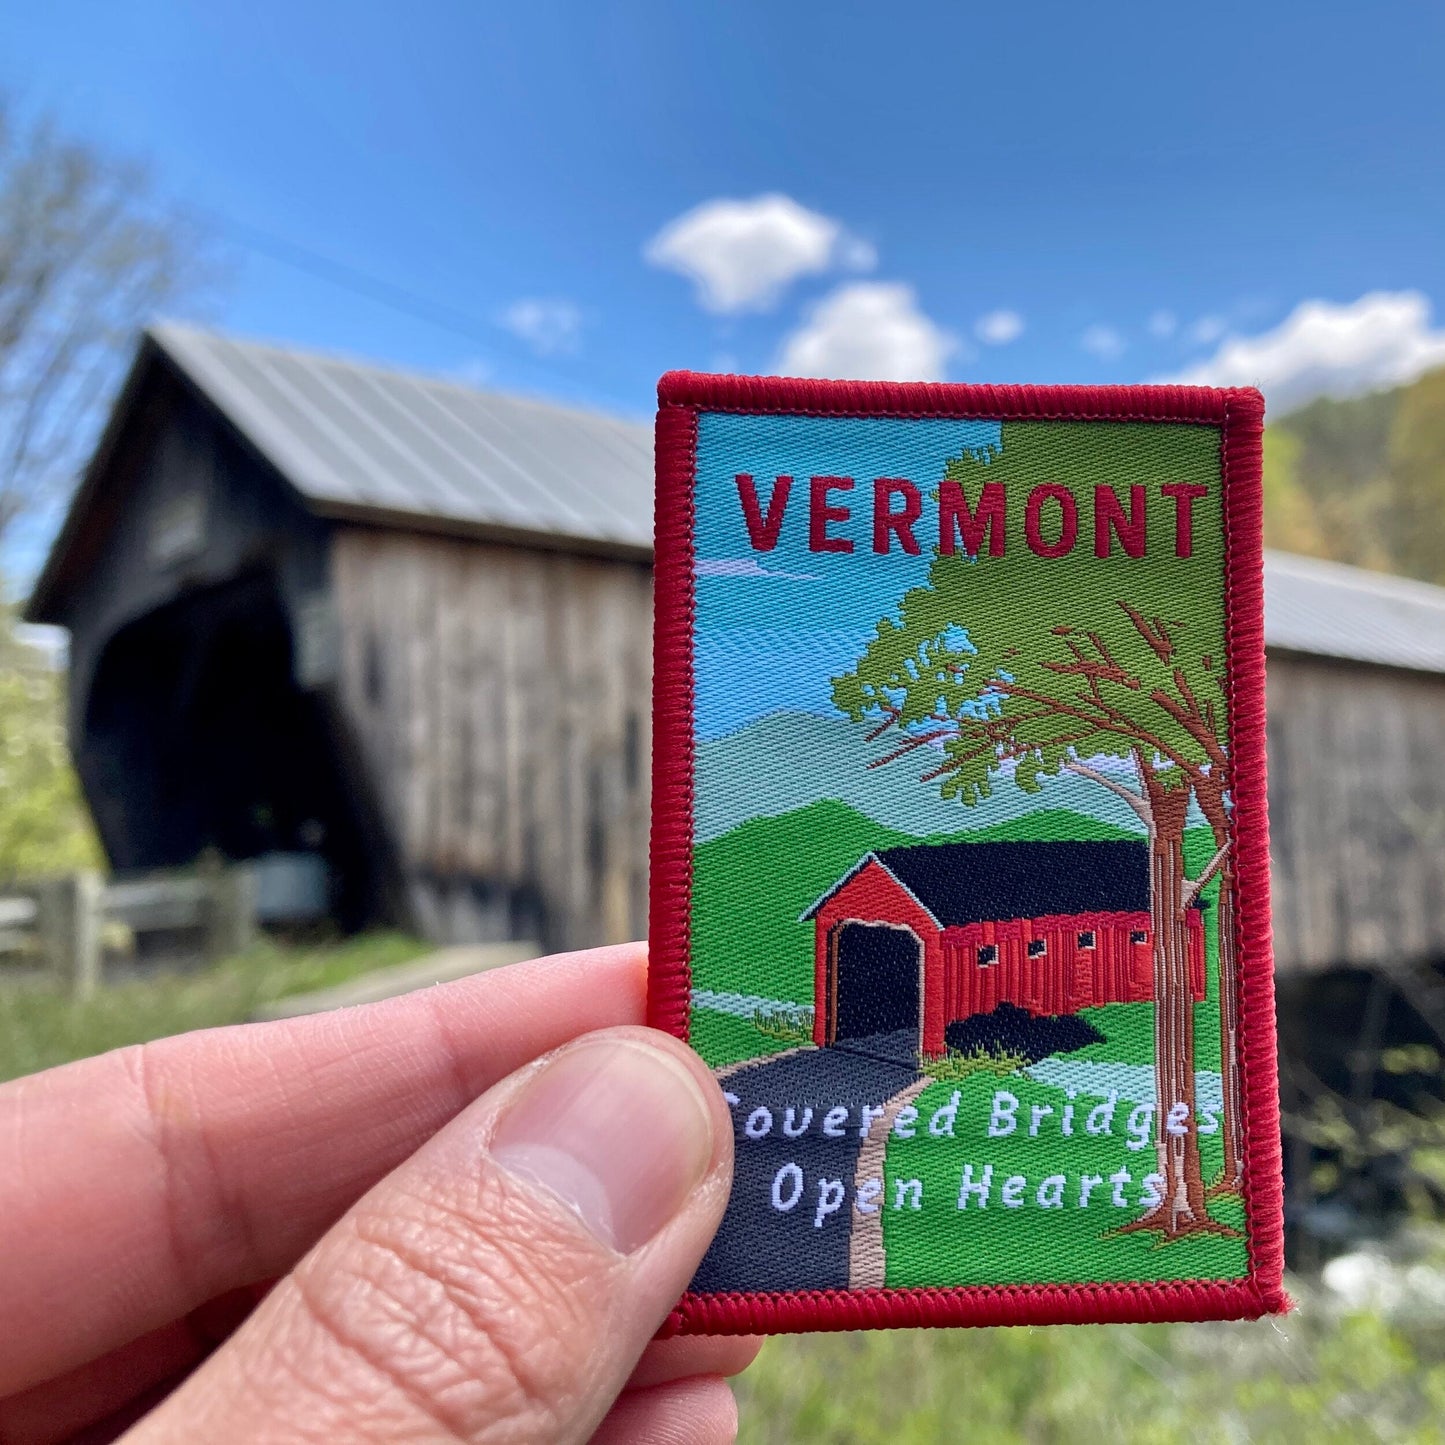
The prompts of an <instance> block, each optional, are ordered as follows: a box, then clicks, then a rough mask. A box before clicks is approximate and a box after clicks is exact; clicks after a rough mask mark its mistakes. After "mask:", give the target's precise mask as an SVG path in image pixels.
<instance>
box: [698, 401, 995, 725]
mask: <svg viewBox="0 0 1445 1445" xmlns="http://www.w3.org/2000/svg"><path fill="white" fill-rule="evenodd" d="M1001 444H1002V431H1001V428H1000V426H999V423H998V422H993V421H956V420H935V421H919V420H911V419H910V420H904V419H900V418H889V417H788V418H786V419H785V420H779V419H778V418H774V417H768V416H734V415H729V414H726V413H720V412H710V413H707V414H705V415H704V416H703V417H702V418H701V419H700V422H699V426H698V473H697V542H696V555H697V620H696V631H695V636H696V639H697V645H696V669H695V689H694V721H695V725H696V733H697V737H698V739H699V741H705V740H708V739H713V738H719V737H722V736H725V735H726V734H728V733H731V732H735V731H736V730H737V729H738V728H740V727H742V726H744V725H745V724H747V723H749V722H752V721H754V720H756V719H757V718H760V717H764V716H766V715H768V714H769V713H774V712H782V711H792V712H807V713H813V714H815V715H817V716H820V717H837V716H838V715H839V714H838V712H837V710H836V709H835V708H834V707H833V705H832V701H831V689H830V679H831V678H833V677H835V676H837V675H838V674H840V673H842V672H846V671H847V670H848V669H849V668H851V667H852V666H853V664H854V663H856V662H857V661H858V659H859V657H860V656H861V655H862V651H863V648H864V646H865V645H866V643H867V641H868V639H869V637H871V636H872V634H873V631H874V629H875V628H876V626H877V625H878V621H879V619H880V618H882V617H885V616H891V615H893V614H895V613H896V610H897V606H898V601H899V599H900V598H901V597H902V596H903V594H904V593H905V592H906V591H907V590H908V589H909V588H910V587H916V586H919V585H920V584H922V583H923V582H924V581H925V580H926V579H927V575H928V568H929V564H930V562H931V561H932V559H933V552H934V546H935V543H936V541H937V538H938V509H937V507H936V506H935V505H934V504H933V502H932V500H931V498H930V497H929V493H930V492H931V491H932V489H933V488H934V486H935V485H936V484H937V483H938V482H939V481H941V480H942V479H943V474H944V465H945V463H946V462H947V461H948V460H949V459H950V458H952V457H958V456H962V455H963V454H964V453H965V452H971V453H980V452H984V451H997V450H998V449H999V448H1000V446H1001ZM740 472H745V473H748V474H750V475H752V477H753V480H754V486H755V487H756V489H757V492H758V498H759V503H760V506H761V507H762V508H763V510H765V511H766V509H767V507H768V504H769V501H770V499H771V497H772V495H773V488H774V485H775V479H776V478H777V477H778V476H779V475H785V476H791V477H793V479H794V481H793V486H792V488H791V490H790V492H789V495H788V501H787V507H786V511H785V512H784V515H783V523H782V529H781V532H780V534H779V537H778V541H777V544H776V546H775V547H774V548H773V549H772V550H771V551H767V552H759V551H757V550H756V549H754V548H753V547H752V545H751V543H750V540H749V537H748V531H747V525H746V522H745V521H744V517H743V512H742V507H741V504H740V501H739V497H738V487H737V475H738V473H740ZM812 475H819V476H838V477H852V478H853V479H854V481H855V486H854V489H853V490H852V491H851V492H849V491H844V490H840V491H836V492H834V493H832V495H831V497H830V501H831V503H832V505H834V506H837V507H845V506H846V507H847V508H848V510H849V511H850V512H851V513H852V515H851V517H850V518H849V519H848V520H847V521H846V522H833V523H830V525H829V528H828V531H829V535H830V536H833V537H840V538H849V539H851V540H852V541H853V544H854V550H853V551H852V552H851V553H841V552H811V551H809V550H808V533H809V520H808V519H809V496H808V492H809V488H808V479H809V477H810V476H812ZM879 476H905V477H907V478H908V480H910V481H912V482H913V483H915V485H917V486H918V488H919V490H920V491H921V492H922V493H923V496H924V510H923V516H922V517H921V518H920V520H919V521H918V522H917V523H916V524H915V526H914V529H913V530H914V536H915V538H916V540H917V541H918V544H919V547H920V553H919V555H918V556H916V557H914V556H910V555H908V554H907V553H905V552H904V551H903V550H902V549H901V547H900V546H899V544H898V542H897V540H896V538H890V539H889V542H890V547H889V551H888V552H887V553H886V554H884V555H879V554H877V553H875V552H874V551H873V550H872V540H873V523H872V517H873V510H872V508H873V492H872V487H873V479H874V478H875V477H879ZM894 506H895V507H898V506H901V503H900V502H895V503H894Z"/></svg>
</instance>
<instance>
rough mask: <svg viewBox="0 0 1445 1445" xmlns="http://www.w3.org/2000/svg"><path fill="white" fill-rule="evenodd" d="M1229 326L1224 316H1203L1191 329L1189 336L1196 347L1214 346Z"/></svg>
mask: <svg viewBox="0 0 1445 1445" xmlns="http://www.w3.org/2000/svg"><path fill="white" fill-rule="evenodd" d="M1228 330H1229V325H1228V323H1227V322H1226V321H1225V319H1224V317H1222V316H1201V317H1200V318H1199V320H1198V321H1196V322H1195V323H1194V324H1193V325H1192V326H1191V327H1190V328H1189V332H1188V336H1189V339H1190V341H1192V342H1194V344H1195V345H1196V346H1213V345H1214V343H1215V342H1216V341H1218V340H1219V338H1220V337H1221V336H1223V335H1224V333H1225V332H1226V331H1228Z"/></svg>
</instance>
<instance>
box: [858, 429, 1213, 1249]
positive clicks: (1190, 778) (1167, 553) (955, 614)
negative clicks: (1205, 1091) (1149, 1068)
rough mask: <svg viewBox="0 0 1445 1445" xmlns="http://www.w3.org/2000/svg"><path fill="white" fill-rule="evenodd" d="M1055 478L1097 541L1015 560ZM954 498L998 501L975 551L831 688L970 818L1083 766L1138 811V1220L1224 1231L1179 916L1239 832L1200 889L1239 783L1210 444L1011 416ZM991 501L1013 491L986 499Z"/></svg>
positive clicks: (1172, 432)
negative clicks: (1210, 817)
mask: <svg viewBox="0 0 1445 1445" xmlns="http://www.w3.org/2000/svg"><path fill="white" fill-rule="evenodd" d="M1071 477H1083V478H1088V479H1089V481H1088V483H1086V484H1078V483H1070V482H1069V481H1068V479H1069V478H1071ZM1061 478H1063V479H1064V481H1063V483H1062V484H1061V483H1060V479H1061ZM1099 478H1108V479H1109V480H1108V483H1107V484H1106V485H1103V486H1101V484H1100V483H1099V482H1098V481H1097V480H1096V479H1099ZM1041 482H1047V483H1048V484H1049V485H1050V486H1051V487H1052V488H1053V491H1054V497H1055V500H1054V505H1055V508H1056V510H1057V513H1058V516H1057V519H1056V521H1057V525H1056V528H1055V531H1056V533H1057V532H1058V530H1059V527H1062V528H1063V529H1064V531H1067V530H1068V529H1069V526H1070V519H1072V525H1073V526H1074V527H1076V528H1077V527H1078V525H1079V519H1080V518H1085V519H1089V520H1092V521H1093V523H1094V526H1095V529H1096V530H1095V533H1094V541H1095V543H1096V545H1094V546H1090V545H1088V544H1087V543H1085V544H1084V545H1083V546H1082V547H1081V546H1078V545H1076V546H1075V547H1074V548H1072V549H1070V550H1068V551H1067V552H1066V553H1065V554H1064V555H1062V556H1060V557H1058V558H1056V559H1054V560H1051V561H1044V560H1042V559H1041V558H1039V557H1037V556H1035V555H1033V553H1032V552H1031V551H1030V550H1029V549H1028V548H1027V547H1026V546H1024V545H1022V544H1023V540H1024V535H1025V509H1026V506H1027V500H1026V499H1027V496H1028V494H1029V492H1030V491H1031V490H1032V488H1033V486H1035V485H1037V484H1038V483H1041ZM1179 482H1185V483H1192V484H1194V485H1195V486H1196V487H1203V488H1205V489H1206V490H1205V491H1204V493H1203V494H1202V495H1201V496H1199V497H1198V498H1197V499H1196V500H1195V501H1194V513H1193V517H1192V523H1193V526H1192V544H1191V548H1190V549H1189V550H1190V552H1191V555H1190V556H1189V557H1176V556H1175V555H1174V553H1175V550H1176V537H1177V532H1176V528H1177V527H1178V526H1179V525H1181V515H1180V514H1179V513H1177V512H1176V510H1175V509H1174V508H1173V507H1171V506H1170V505H1169V501H1168V499H1167V497H1166V495H1165V494H1164V493H1162V492H1161V491H1160V488H1161V485H1164V484H1168V483H1179ZM950 486H957V487H959V488H961V490H962V494H963V497H964V498H965V499H966V501H967V503H968V507H969V512H970V515H971V516H972V517H973V518H975V519H978V518H980V517H981V516H983V515H984V514H985V513H986V512H987V511H988V509H989V505H990V501H992V502H993V503H994V504H998V503H1002V505H1003V512H1002V515H1001V516H998V515H996V516H995V518H994V522H993V527H994V531H993V532H992V533H988V532H986V531H985V530H984V529H983V528H982V527H981V526H978V525H977V522H976V524H975V531H974V534H973V536H972V537H970V538H969V539H968V545H970V546H971V547H972V548H973V549H974V553H975V555H969V554H968V553H967V552H965V551H963V550H962V549H961V548H960V549H959V550H957V551H955V552H954V553H953V554H952V555H944V554H942V553H940V555H938V556H937V557H936V558H935V560H934V562H933V564H932V567H931V569H930V573H929V579H928V583H927V585H926V586H924V587H919V588H915V589H913V590H911V591H909V592H908V593H906V594H905V595H904V597H903V599H902V601H901V603H900V604H899V609H898V614H897V619H896V620H895V619H894V618H892V617H888V618H884V619H883V620H882V621H880V623H879V624H878V628H877V631H876V634H875V636H874V638H873V640H872V641H871V643H870V644H869V646H868V648H867V650H866V652H865V654H864V656H863V657H862V658H861V659H860V660H859V662H858V663H857V665H856V667H855V669H854V670H853V671H852V672H851V673H848V674H845V675H844V676H842V677H840V678H836V679H835V680H834V685H833V696H834V701H835V702H836V703H837V705H838V706H839V707H840V708H841V709H842V710H843V711H844V712H845V713H847V714H848V715H849V716H850V717H852V718H854V719H855V720H860V721H864V720H866V721H871V722H872V723H874V725H875V730H874V733H873V736H874V737H875V738H882V737H885V736H891V739H892V742H893V746H892V748H891V749H890V750H889V751H888V752H887V753H886V754H884V755H883V756H881V757H880V758H879V759H878V761H877V765H880V766H881V765H883V764H885V763H889V762H892V761H895V760H897V759H899V758H901V757H903V756H905V755H909V754H917V755H920V756H923V757H925V758H927V759H928V762H927V764H926V766H925V770H924V772H923V774H922V778H923V780H924V781H927V782H930V783H934V784H936V785H937V786H938V787H939V788H940V790H941V792H942V795H943V796H944V797H946V798H956V799H957V800H958V801H959V802H960V803H962V804H964V805H966V806H972V805H976V804H977V803H979V802H980V801H981V800H982V799H984V798H987V797H988V796H990V794H991V793H992V790H993V787H994V786H995V784H996V782H997V781H998V780H999V779H1001V778H1012V781H1013V782H1014V784H1015V785H1017V786H1018V787H1020V788H1023V789H1025V790H1026V791H1036V790H1037V789H1039V787H1040V786H1041V780H1042V779H1043V778H1045V777H1048V776H1056V775H1057V774H1058V773H1059V772H1061V771H1064V770H1068V771H1071V772H1074V773H1077V774H1079V775H1081V776H1083V777H1086V778H1089V779H1091V780H1093V781H1094V782H1096V783H1098V784H1099V785H1100V786H1102V787H1105V788H1108V789H1109V790H1110V791H1112V792H1114V793H1115V794H1117V795H1118V796H1119V797H1121V798H1122V799H1124V800H1125V801H1126V802H1127V803H1128V805H1129V807H1130V808H1132V809H1133V810H1134V812H1135V813H1136V814H1137V815H1138V817H1139V818H1140V820H1141V821H1142V822H1143V824H1144V826H1145V829H1146V831H1147V834H1148V839H1149V852H1150V883H1151V888H1150V893H1151V915H1152V929H1151V933H1152V937H1153V954H1154V983H1155V1070H1156V1084H1157V1090H1158V1101H1159V1107H1158V1109H1157V1110H1156V1116H1157V1117H1156V1124H1155V1134H1156V1147H1157V1153H1158V1159H1159V1172H1160V1174H1161V1175H1163V1177H1164V1181H1165V1182H1164V1187H1163V1190H1162V1194H1163V1198H1162V1200H1161V1202H1160V1204H1159V1205H1158V1207H1157V1208H1155V1209H1154V1210H1152V1211H1151V1212H1150V1213H1149V1214H1148V1215H1147V1216H1145V1218H1143V1219H1142V1220H1140V1221H1138V1223H1137V1225H1136V1226H1132V1227H1142V1228H1149V1229H1158V1230H1160V1231H1161V1232H1162V1233H1163V1234H1164V1235H1165V1236H1166V1237H1169V1238H1173V1237H1178V1236H1181V1235H1184V1234H1189V1233H1194V1232H1197V1231H1200V1230H1215V1231H1222V1230H1223V1229H1224V1226H1222V1225H1220V1224H1218V1223H1216V1222H1215V1221H1213V1220H1212V1219H1210V1217H1209V1215H1208V1210H1207V1206H1206V1198H1205V1186H1204V1180H1203V1178H1202V1171H1201V1166H1200V1158H1199V1141H1198V1134H1197V1130H1196V1122H1195V1121H1196V1110H1195V1091H1194V1015H1193V998H1192V992H1191V988H1190V976H1189V965H1188V934H1187V928H1186V920H1187V909H1188V907H1189V905H1190V904H1191V903H1192V902H1193V900H1194V899H1195V897H1196V896H1197V894H1198V892H1199V890H1200V889H1201V888H1202V887H1203V886H1204V884H1205V883H1207V882H1208V881H1209V879H1210V878H1211V877H1212V876H1213V874H1214V873H1215V872H1216V871H1218V870H1219V869H1220V868H1221V867H1222V865H1223V864H1224V862H1225V860H1226V858H1227V857H1228V852H1229V847H1228V840H1227V837H1226V838H1224V839H1223V841H1222V845H1221V846H1220V847H1219V848H1218V850H1217V851H1216V854H1215V856H1214V858H1213V860H1212V861H1211V862H1210V864H1209V866H1208V868H1206V869H1205V870H1204V872H1203V873H1201V874H1200V875H1199V876H1198V877H1196V878H1194V879H1190V878H1189V877H1188V876H1187V873H1186V869H1185V864H1184V829H1185V824H1186V821H1187V815H1188V807H1189V801H1190V797H1191V795H1192V794H1194V793H1195V792H1196V790H1200V789H1202V790H1203V794H1207V795H1208V796H1210V797H1211V799H1212V798H1213V797H1214V796H1216V795H1217V797H1218V798H1219V800H1220V801H1221V804H1224V803H1225V802H1226V801H1227V789H1228V757H1227V755H1226V751H1225V748H1224V745H1223V743H1222V741H1221V739H1222V738H1223V737H1224V736H1225V722H1226V719H1225V696H1224V692H1223V689H1222V687H1221V686H1220V679H1221V677H1222V675H1223V655H1222V654H1223V617H1222V598H1221V593H1222V587H1221V582H1220V579H1221V576H1222V565H1223V557H1222V551H1221V546H1220V528H1219V496H1218V491H1219V471H1218V441H1217V434H1215V433H1210V432H1207V431H1206V430H1205V429H1203V428H1184V427H1161V426H1153V427H1151V426H1138V425H1130V424H1102V423H1082V424H1062V423H1056V422H1054V423H1011V424H1009V425H1008V427H1007V428H1006V430H1005V442H1004V447H1003V451H1002V453H1001V454H999V455H998V456H996V457H994V458H992V459H990V458H987V457H981V456H964V457H961V458H958V459H956V460H954V461H950V462H949V463H948V465H947V468H946V471H945V478H944V481H943V484H942V487H941V488H940V497H942V496H943V495H944V492H945V489H947V488H949V487H950ZM990 487H996V488H998V489H999V491H996V492H994V493H993V494H992V498H990V495H989V491H988V489H989V488H990ZM1096 487H1101V490H1108V491H1112V492H1113V494H1114V501H1115V503H1116V505H1117V506H1118V508H1119V509H1120V511H1121V514H1122V515H1126V516H1130V517H1136V518H1137V517H1140V516H1142V517H1144V519H1145V542H1146V548H1145V555H1143V556H1140V557H1130V556H1127V555H1125V554H1124V552H1123V548H1122V546H1118V545H1116V544H1115V540H1114V538H1113V536H1112V534H1111V533H1110V532H1109V528H1108V524H1107V520H1105V522H1104V525H1103V526H1102V527H1100V523H1099V518H1100V517H1104V518H1105V519H1107V514H1108V511H1109V510H1110V509H1109V508H1107V507H1105V506H1102V505H1101V502H1106V501H1107V498H1101V496H1100V494H1099V492H1096V490H1095V488H1096ZM1061 490H1067V491H1068V492H1069V494H1070V495H1071V496H1072V497H1073V499H1074V501H1073V505H1072V507H1070V506H1069V504H1068V503H1067V502H1066V501H1065V500H1064V499H1063V498H1061V497H1059V496H1058V495H1057V494H1058V492H1059V491H1061ZM1036 521H1037V516H1036ZM1062 540H1063V537H1062V536H1061V535H1060V536H1058V543H1062ZM1044 541H1045V545H1046V546H1047V545H1049V544H1052V543H1054V542H1055V539H1054V537H1049V538H1046V539H1044ZM1060 550H1062V548H1060ZM1100 551H1102V552H1103V553H1105V554H1106V555H1098V556H1096V555H1095V553H1096V552H1100ZM1161 553H1162V554H1163V557H1162V558H1161V556H1160V554H1161ZM1081 554H1082V555H1081ZM1191 584H1193V585H1191ZM1201 806H1202V804H1201ZM1175 1104H1182V1105H1184V1106H1185V1109H1186V1111H1187V1113H1186V1116H1185V1117H1186V1120H1187V1123H1186V1125H1185V1127H1184V1128H1183V1130H1182V1132H1179V1131H1178V1122H1177V1120H1176V1121H1175V1126H1174V1128H1170V1127H1169V1122H1168V1115H1169V1109H1170V1106H1171V1105H1175ZM1236 1127H1237V1125H1236Z"/></svg>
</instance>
